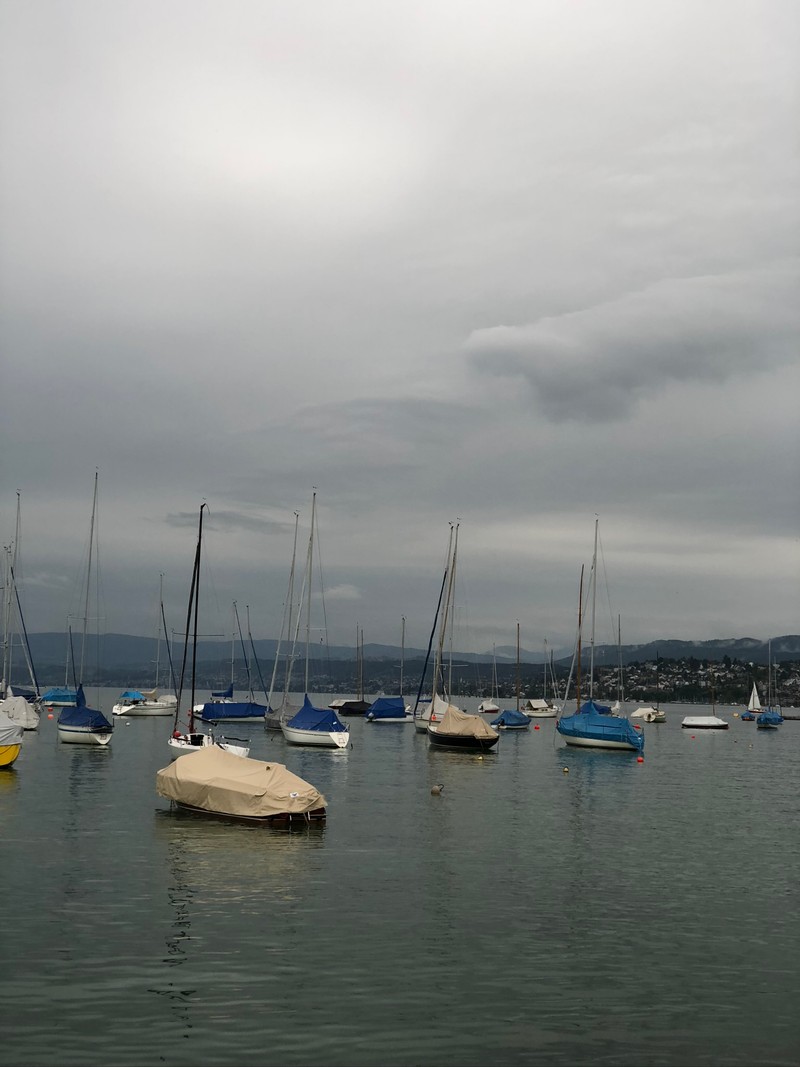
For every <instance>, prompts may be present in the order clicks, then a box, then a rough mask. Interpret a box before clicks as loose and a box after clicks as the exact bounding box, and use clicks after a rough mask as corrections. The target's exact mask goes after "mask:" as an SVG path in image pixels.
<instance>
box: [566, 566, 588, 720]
mask: <svg viewBox="0 0 800 1067" xmlns="http://www.w3.org/2000/svg"><path fill="white" fill-rule="evenodd" d="M582 612H583V564H581V580H580V585H579V586H578V665H577V671H576V674H575V702H576V707H577V710H578V711H580V710H581V655H582V649H581V627H582V623H583V619H582ZM566 696H567V694H566V693H565V694H564V699H565V700H566Z"/></svg>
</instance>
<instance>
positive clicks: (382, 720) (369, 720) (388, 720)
mask: <svg viewBox="0 0 800 1067" xmlns="http://www.w3.org/2000/svg"><path fill="white" fill-rule="evenodd" d="M365 718H366V720H367V722H375V723H378V722H388V723H399V722H413V719H412V718H411V716H410V715H404V716H403V717H402V718H400V717H399V716H398V718H396V719H387V718H386V717H385V716H382V717H381V718H379V719H372V718H370V716H369V715H366V716H365Z"/></svg>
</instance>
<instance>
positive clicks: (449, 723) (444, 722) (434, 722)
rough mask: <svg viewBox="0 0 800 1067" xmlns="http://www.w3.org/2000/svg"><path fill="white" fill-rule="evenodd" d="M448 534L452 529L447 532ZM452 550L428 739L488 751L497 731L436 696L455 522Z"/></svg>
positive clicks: (436, 743)
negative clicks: (442, 709)
mask: <svg viewBox="0 0 800 1067" xmlns="http://www.w3.org/2000/svg"><path fill="white" fill-rule="evenodd" d="M451 533H452V531H451ZM452 544H453V552H452V556H450V557H449V560H448V568H447V572H446V573H447V595H446V597H445V606H444V612H443V614H442V623H441V626H440V629H439V642H438V646H437V652H436V659H435V661H434V668H433V693H432V698H431V707H432V709H433V711H432V713H431V716H430V718H429V720H428V726H427V734H428V742H429V744H430V745H431V746H432V747H433V748H450V749H459V750H460V751H467V752H489V751H490V750H491V749H493V748H494V746H495V745H496V744H497V742H498V740H499V738H500V734H499V733H498V732H497V730H494V729H493V728H492V727H491V726H490V725H489V723H487V722H486V720H485V719H482V718H481V717H480V715H470V714H468V713H467V712H465V711H462V710H461V708H457V707H456V706H455V705H454V704H452V703H450V700H449V694H448V693H447V692H446V691H445V692H444V693H443V696H442V697H441V698H439V694H438V688H439V686H441V687H442V689H443V690H444V689H445V683H444V677H443V674H442V652H443V649H444V640H445V634H446V633H447V631H448V628H449V627H450V626H451V625H452V612H451V608H452V603H453V594H454V589H455V577H456V561H457V557H458V523H456V526H455V536H454V537H453V539H452ZM437 700H441V703H442V704H444V708H445V710H444V714H442V715H441V718H440V717H439V705H438V704H437Z"/></svg>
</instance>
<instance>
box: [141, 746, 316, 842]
mask: <svg viewBox="0 0 800 1067" xmlns="http://www.w3.org/2000/svg"><path fill="white" fill-rule="evenodd" d="M156 792H157V793H158V795H159V796H161V797H165V798H166V799H167V800H171V801H174V802H175V803H176V804H178V805H179V806H180V807H182V808H187V809H189V810H191V811H198V812H204V813H206V814H209V815H222V816H226V817H229V818H233V819H243V820H245V821H248V822H257V823H262V824H270V823H294V822H300V823H309V822H319V821H321V820H323V819H324V818H325V816H326V810H325V805H326V800H325V797H324V796H323V795H322V794H321V793H320V792H319V790H318V789H316V788H315V787H314V786H313V785H311V784H310V783H309V782H306V781H304V779H302V778H300V777H298V776H297V775H296V774H293V773H292V771H290V770H288V768H287V767H285V766H284V765H283V764H282V763H264V762H262V761H261V760H254V759H250V758H249V757H248V756H232V755H231V754H230V753H229V752H225V751H223V750H222V749H221V748H219V747H218V746H216V745H209V746H207V747H204V748H202V749H201V750H200V751H199V752H197V754H195V755H191V756H180V757H179V758H178V759H176V760H175V761H174V763H171V764H170V765H169V767H164V768H163V769H162V770H160V771H158V772H157V773H156Z"/></svg>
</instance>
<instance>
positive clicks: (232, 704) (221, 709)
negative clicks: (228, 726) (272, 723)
mask: <svg viewBox="0 0 800 1067" xmlns="http://www.w3.org/2000/svg"><path fill="white" fill-rule="evenodd" d="M269 710H270V709H269V708H268V707H266V706H265V705H264V704H256V703H255V702H254V701H252V700H212V701H210V702H209V703H207V704H200V705H199V711H198V708H195V712H197V713H198V714H199V715H200V718H201V719H202V720H203V722H210V723H220V722H252V721H253V720H254V719H255V720H257V721H258V722H264V720H265V718H266V716H267V714H268V713H269Z"/></svg>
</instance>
